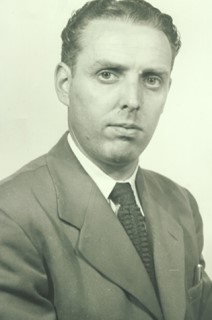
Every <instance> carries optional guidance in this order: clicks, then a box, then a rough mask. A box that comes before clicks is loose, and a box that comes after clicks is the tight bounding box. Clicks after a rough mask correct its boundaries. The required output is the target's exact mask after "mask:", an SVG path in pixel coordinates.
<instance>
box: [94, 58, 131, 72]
mask: <svg viewBox="0 0 212 320" xmlns="http://www.w3.org/2000/svg"><path fill="white" fill-rule="evenodd" d="M100 67H101V68H111V69H120V70H127V69H128V68H127V67H125V66H123V65H122V64H120V63H118V62H112V61H108V60H98V61H96V62H95V63H94V64H93V65H92V66H91V68H92V69H93V68H100Z"/></svg>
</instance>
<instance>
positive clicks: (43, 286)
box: [0, 211, 57, 320]
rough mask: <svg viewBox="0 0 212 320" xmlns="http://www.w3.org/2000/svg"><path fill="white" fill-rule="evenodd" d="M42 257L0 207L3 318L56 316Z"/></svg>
mask: <svg viewBox="0 0 212 320" xmlns="http://www.w3.org/2000/svg"><path fill="white" fill-rule="evenodd" d="M50 296H51V292H50V289H49V286H48V279H47V275H46V273H45V268H44V264H43V261H42V257H41V256H40V255H39V253H38V251H37V249H36V248H35V246H34V245H33V243H32V242H31V240H30V239H29V238H28V236H27V235H26V234H25V232H24V230H23V229H22V228H21V227H20V226H19V225H17V224H16V223H15V222H14V221H13V220H12V219H11V218H10V217H8V215H7V214H6V213H4V212H3V211H0V319H1V320H29V319H30V320H37V319H42V320H56V318H57V317H56V312H55V310H54V306H53V304H52V303H51V299H50V298H49V297H50Z"/></svg>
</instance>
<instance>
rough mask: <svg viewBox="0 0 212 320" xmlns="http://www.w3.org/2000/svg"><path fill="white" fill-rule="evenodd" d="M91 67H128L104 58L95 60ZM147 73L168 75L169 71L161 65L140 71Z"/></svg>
mask: <svg viewBox="0 0 212 320" xmlns="http://www.w3.org/2000/svg"><path fill="white" fill-rule="evenodd" d="M90 68H91V69H95V68H108V69H117V70H121V71H126V70H127V69H128V67H127V66H123V65H122V64H120V63H118V62H115V61H114V62H113V61H108V60H106V59H103V60H97V61H96V62H95V63H94V64H93V65H92V66H91V67H90ZM148 73H150V74H151V73H155V74H158V75H161V76H169V75H170V73H171V71H169V70H168V69H167V68H165V67H164V68H161V67H151V68H146V69H144V70H143V71H142V73H141V74H148Z"/></svg>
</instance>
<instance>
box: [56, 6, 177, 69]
mask: <svg viewBox="0 0 212 320" xmlns="http://www.w3.org/2000/svg"><path fill="white" fill-rule="evenodd" d="M95 19H96V20H99V19H113V20H114V19H118V20H128V21H131V22H132V23H137V24H145V25H150V26H152V27H154V28H156V29H158V30H161V31H162V32H164V33H165V35H166V36H167V38H168V40H169V42H170V45H171V48H172V55H173V62H174V59H175V57H176V55H177V53H178V51H179V49H180V46H181V41H180V36H179V33H178V31H177V28H176V27H175V25H174V24H173V20H172V17H171V16H169V15H167V14H164V13H162V12H161V11H160V10H159V9H157V8H155V7H153V6H152V5H151V4H150V3H148V2H146V1H144V0H93V1H89V2H87V3H86V4H85V5H84V6H83V7H82V8H81V9H79V10H77V11H76V12H74V13H73V14H72V16H71V18H70V19H69V21H68V23H67V25H66V27H65V28H64V30H63V32H62V34H61V38H62V41H63V43H62V53H61V60H62V62H65V63H66V64H67V65H69V66H74V65H75V63H76V58H77V54H78V53H79V52H80V50H82V47H81V43H80V38H81V35H82V33H83V31H84V30H85V28H86V26H87V25H88V23H89V22H90V21H92V20H95Z"/></svg>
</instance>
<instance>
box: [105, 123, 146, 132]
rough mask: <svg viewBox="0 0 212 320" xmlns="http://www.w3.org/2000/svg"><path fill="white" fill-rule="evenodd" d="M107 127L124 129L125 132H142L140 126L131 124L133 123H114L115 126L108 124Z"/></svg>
mask: <svg viewBox="0 0 212 320" xmlns="http://www.w3.org/2000/svg"><path fill="white" fill-rule="evenodd" d="M109 127H114V128H124V129H126V130H140V131H142V128H141V127H140V126H138V125H136V124H133V123H115V124H110V125H109Z"/></svg>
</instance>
